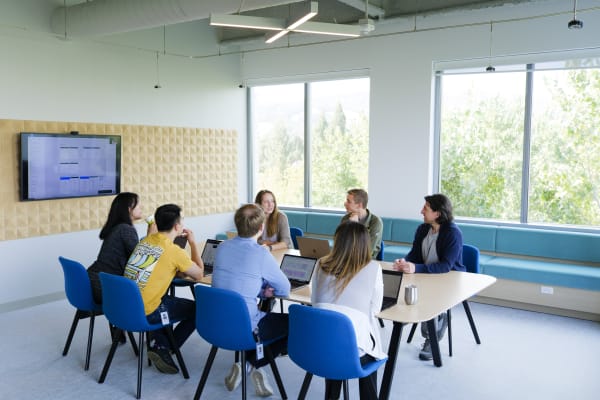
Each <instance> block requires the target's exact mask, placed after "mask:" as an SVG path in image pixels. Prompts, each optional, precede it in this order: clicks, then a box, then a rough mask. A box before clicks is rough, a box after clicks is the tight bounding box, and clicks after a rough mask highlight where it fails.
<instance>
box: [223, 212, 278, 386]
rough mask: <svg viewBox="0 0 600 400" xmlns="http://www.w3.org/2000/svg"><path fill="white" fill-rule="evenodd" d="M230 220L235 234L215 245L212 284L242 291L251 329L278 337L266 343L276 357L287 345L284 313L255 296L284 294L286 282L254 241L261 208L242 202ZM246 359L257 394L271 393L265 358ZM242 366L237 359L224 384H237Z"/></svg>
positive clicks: (250, 356) (261, 224) (261, 335)
mask: <svg viewBox="0 0 600 400" xmlns="http://www.w3.org/2000/svg"><path fill="white" fill-rule="evenodd" d="M234 220H235V226H236V228H237V232H238V236H236V237H235V238H233V239H229V240H226V241H224V242H223V243H221V244H220V245H219V247H218V248H217V253H216V255H215V262H214V269H213V276H212V286H213V287H218V288H223V289H228V290H233V291H235V292H238V293H239V294H241V295H242V297H243V298H244V300H245V301H246V305H247V306H248V313H249V314H250V320H251V322H252V329H253V331H254V332H257V333H258V337H259V338H260V339H261V340H268V339H271V338H276V337H282V338H281V339H279V340H277V341H275V342H273V343H272V344H271V345H270V349H271V351H272V353H273V357H277V356H278V355H279V354H281V353H282V352H284V351H286V349H287V334H288V315H287V314H279V313H265V312H263V311H260V310H259V309H258V305H257V298H258V296H259V295H260V296H261V297H268V296H288V295H289V293H290V282H289V281H288V279H287V277H286V276H285V275H284V274H283V272H281V269H280V268H279V265H278V264H277V261H275V258H273V256H272V255H271V253H270V252H269V250H268V249H267V248H266V247H263V246H261V245H259V244H258V242H257V239H258V238H259V237H261V235H262V232H263V230H264V222H265V214H264V212H263V210H262V209H261V208H260V207H259V206H258V205H256V204H246V205H244V206H242V207H240V208H239V209H238V210H237V211H236V212H235V216H234ZM261 292H262V293H261ZM247 359H248V361H249V363H251V364H252V366H253V367H254V370H253V371H252V373H251V379H252V382H253V383H254V386H255V389H256V394H257V395H258V396H261V397H268V396H271V395H272V394H273V389H272V388H271V386H270V385H269V382H268V381H267V376H266V373H265V372H264V371H263V370H262V369H261V367H263V366H264V365H267V364H268V362H267V360H266V359H265V358H261V359H258V360H257V357H256V352H255V351H251V352H247ZM242 368H244V370H245V369H246V368H245V366H241V365H239V363H236V364H234V365H233V367H232V369H231V372H230V374H229V375H228V376H227V377H226V378H225V385H226V386H227V389H229V390H230V391H231V390H234V389H235V388H236V387H237V386H238V385H239V382H240V381H241V373H242ZM244 372H245V371H244Z"/></svg>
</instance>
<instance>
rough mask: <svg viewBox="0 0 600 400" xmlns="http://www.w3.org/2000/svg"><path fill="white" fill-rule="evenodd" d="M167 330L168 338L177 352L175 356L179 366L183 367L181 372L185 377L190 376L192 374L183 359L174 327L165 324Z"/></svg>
mask: <svg viewBox="0 0 600 400" xmlns="http://www.w3.org/2000/svg"><path fill="white" fill-rule="evenodd" d="M164 329H165V331H166V332H167V338H168V339H169V344H170V345H171V349H172V350H173V352H175V357H177V362H178V363H179V367H180V368H181V373H182V374H183V377H184V378H185V379H189V378H190V374H189V373H188V370H187V367H186V366H185V362H184V361H183V356H182V355H181V351H180V350H179V347H177V343H175V337H174V336H173V327H172V326H165V328H164Z"/></svg>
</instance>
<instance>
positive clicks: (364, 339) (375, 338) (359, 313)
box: [311, 261, 386, 359]
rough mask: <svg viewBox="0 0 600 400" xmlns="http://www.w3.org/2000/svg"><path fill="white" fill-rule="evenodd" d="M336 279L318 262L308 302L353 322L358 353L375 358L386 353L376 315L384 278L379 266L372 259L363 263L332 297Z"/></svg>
mask: <svg viewBox="0 0 600 400" xmlns="http://www.w3.org/2000/svg"><path fill="white" fill-rule="evenodd" d="M335 282H336V278H335V277H334V276H332V275H329V274H326V273H324V272H323V270H321V268H320V266H319V265H318V264H317V268H316V271H315V276H313V279H312V295H311V303H312V305H313V307H318V308H324V309H329V310H334V311H338V312H341V313H342V314H345V315H346V316H347V317H348V318H350V320H351V321H352V325H353V326H354V331H355V333H356V341H357V344H358V348H359V353H360V355H361V356H363V355H364V354H365V353H366V354H369V355H371V356H373V357H374V358H376V359H381V358H384V357H385V356H386V354H385V352H384V351H383V348H382V346H381V335H380V328H379V322H378V320H377V318H376V317H375V315H377V313H379V311H381V302H382V300H383V277H382V272H381V266H380V265H379V263H378V262H377V261H371V262H369V264H367V265H366V266H364V267H363V268H362V269H361V270H360V271H359V272H358V274H356V276H355V277H354V278H352V280H351V281H350V283H348V286H346V288H345V289H344V291H343V292H342V293H340V295H339V296H338V297H337V298H336V297H335Z"/></svg>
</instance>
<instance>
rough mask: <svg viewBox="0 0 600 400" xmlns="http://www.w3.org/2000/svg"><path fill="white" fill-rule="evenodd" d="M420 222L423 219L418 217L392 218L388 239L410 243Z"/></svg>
mask: <svg viewBox="0 0 600 400" xmlns="http://www.w3.org/2000/svg"><path fill="white" fill-rule="evenodd" d="M422 223H423V221H422V220H420V219H402V218H394V219H393V221H392V232H391V237H390V239H389V240H391V241H392V242H400V243H410V244H411V245H412V242H413V240H414V239H415V232H416V231H417V227H418V226H419V225H421V224H422Z"/></svg>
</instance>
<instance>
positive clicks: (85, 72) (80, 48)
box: [0, 5, 247, 312]
mask: <svg viewBox="0 0 600 400" xmlns="http://www.w3.org/2000/svg"><path fill="white" fill-rule="evenodd" d="M5 11H6V9H5V6H4V5H2V6H0V15H2V16H3V17H0V23H2V24H7V23H10V24H12V25H17V24H18V22H17V21H10V22H9V21H5V20H3V18H5V17H6V16H7V15H12V14H10V13H8V14H6V13H5ZM16 14H18V13H15V15H16ZM33 19H34V18H32V20H33ZM25 25H27V24H25ZM150 34H151V35H152V36H154V34H155V32H154V31H152V32H150ZM161 38H162V36H161ZM0 54H1V57H2V61H1V62H0V88H1V90H0V118H1V119H24V120H44V121H80V122H99V123H112V124H119V123H122V124H140V125H142V124H143V125H160V126H188V127H206V128H225V129H235V130H237V131H238V132H239V137H238V141H239V143H240V146H239V153H238V159H239V167H238V176H240V177H244V176H246V172H245V166H246V151H245V147H246V134H245V126H246V109H245V91H243V90H240V89H239V88H238V85H239V76H240V72H239V70H240V62H239V58H240V57H239V55H230V56H223V57H211V58H204V59H190V58H186V57H173V56H166V57H161V59H160V83H161V85H162V89H159V90H156V89H154V88H153V86H154V84H155V83H156V64H155V63H156V58H155V57H156V55H155V53H151V52H148V51H141V50H137V49H136V48H135V47H119V46H114V45H109V44H102V43H90V42H84V41H76V40H75V41H63V40H58V39H56V38H55V37H51V36H49V35H46V34H44V32H43V29H42V28H40V31H39V32H31V31H24V32H20V30H18V29H7V28H5V26H0ZM15 167H17V166H15ZM3 179H4V181H3ZM0 182H2V183H3V184H12V180H11V181H9V182H6V181H5V178H3V177H0ZM246 191H247V190H246V182H245V179H241V180H240V182H239V185H238V193H239V197H240V202H242V201H245V199H246ZM142 200H143V199H142ZM57 211H58V210H57ZM107 212H108V210H107ZM186 224H187V225H188V226H189V227H191V228H192V229H193V230H194V232H195V233H196V236H197V237H198V238H199V239H203V238H206V237H214V235H215V234H216V233H217V232H221V231H224V230H226V229H229V228H231V227H232V225H233V223H232V216H231V214H230V213H228V214H222V215H213V216H205V217H195V218H186ZM0 229H2V227H1V226H0ZM140 229H142V230H143V226H142V227H141V228H140ZM141 234H142V233H141ZM143 234H145V233H143ZM99 248H100V240H99V239H98V230H92V231H83V232H73V233H69V234H63V235H52V236H46V237H35V238H30V239H24V240H14V241H0V254H1V255H2V263H1V266H0V268H1V269H2V279H1V280H0V312H1V311H3V310H10V309H12V308H15V307H20V306H22V305H27V304H31V303H36V302H39V301H45V300H48V299H52V298H54V297H55V296H56V295H57V294H59V293H64V289H63V282H62V271H61V269H60V266H59V264H58V260H57V257H58V256H59V255H64V256H67V257H72V258H74V259H76V260H79V261H80V262H82V263H83V264H85V265H86V266H87V265H89V264H90V263H91V262H92V261H93V260H94V258H95V256H96V255H97V253H98V250H99Z"/></svg>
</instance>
